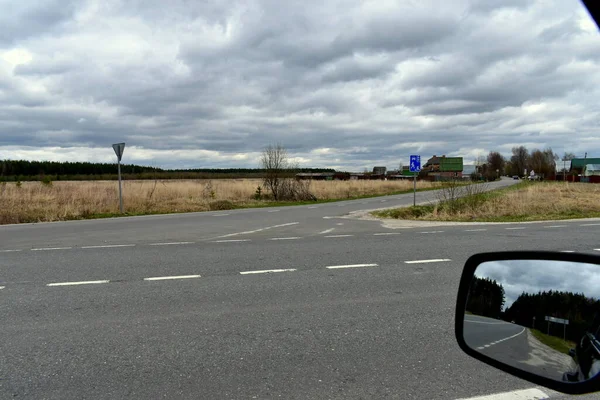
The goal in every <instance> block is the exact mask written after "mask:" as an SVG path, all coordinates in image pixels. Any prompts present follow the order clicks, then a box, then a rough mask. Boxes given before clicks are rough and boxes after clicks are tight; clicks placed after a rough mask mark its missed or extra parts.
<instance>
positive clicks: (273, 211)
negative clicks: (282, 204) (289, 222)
mask: <svg viewBox="0 0 600 400" xmlns="http://www.w3.org/2000/svg"><path fill="white" fill-rule="evenodd" d="M279 211H281V210H271V211H267V212H270V213H276V212H279Z"/></svg>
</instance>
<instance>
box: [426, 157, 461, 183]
mask: <svg viewBox="0 0 600 400" xmlns="http://www.w3.org/2000/svg"><path fill="white" fill-rule="evenodd" d="M463 168H464V165H463V158H462V157H446V156H445V155H443V156H441V157H438V156H436V155H434V156H433V157H431V158H430V159H429V160H427V162H426V163H425V165H424V166H423V170H424V171H426V173H427V175H428V176H433V177H434V179H443V178H462V175H463Z"/></svg>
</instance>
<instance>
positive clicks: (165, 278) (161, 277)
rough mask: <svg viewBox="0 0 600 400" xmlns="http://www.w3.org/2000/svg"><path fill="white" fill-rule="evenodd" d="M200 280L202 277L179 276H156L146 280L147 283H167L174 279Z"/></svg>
mask: <svg viewBox="0 0 600 400" xmlns="http://www.w3.org/2000/svg"><path fill="white" fill-rule="evenodd" d="M194 278H200V275H179V276H154V277H150V278H144V280H145V281H166V280H173V279H194Z"/></svg>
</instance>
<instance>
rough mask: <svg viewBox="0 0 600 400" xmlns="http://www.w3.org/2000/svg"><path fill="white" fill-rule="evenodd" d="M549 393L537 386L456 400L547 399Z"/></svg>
mask: <svg viewBox="0 0 600 400" xmlns="http://www.w3.org/2000/svg"><path fill="white" fill-rule="evenodd" d="M549 398H550V395H548V394H546V393H544V392H542V391H541V390H540V389H538V388H531V389H523V390H513V391H511V392H504V393H494V394H489V395H486V396H477V397H469V398H466V397H465V398H462V399H458V400H541V399H549Z"/></svg>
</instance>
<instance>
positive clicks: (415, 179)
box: [413, 174, 417, 207]
mask: <svg viewBox="0 0 600 400" xmlns="http://www.w3.org/2000/svg"><path fill="white" fill-rule="evenodd" d="M416 206H417V175H416V174H415V175H413V207H416Z"/></svg>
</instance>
